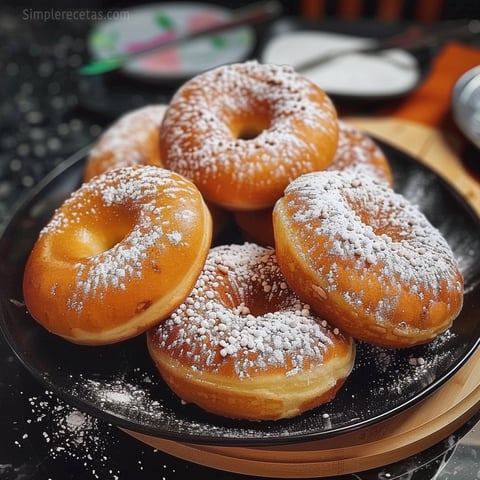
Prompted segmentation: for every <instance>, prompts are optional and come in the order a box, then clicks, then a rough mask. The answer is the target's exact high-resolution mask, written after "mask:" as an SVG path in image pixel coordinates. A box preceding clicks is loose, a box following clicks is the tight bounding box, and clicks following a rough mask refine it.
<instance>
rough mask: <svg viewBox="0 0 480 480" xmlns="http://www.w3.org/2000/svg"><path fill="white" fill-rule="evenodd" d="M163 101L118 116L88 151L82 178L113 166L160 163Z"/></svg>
mask: <svg viewBox="0 0 480 480" xmlns="http://www.w3.org/2000/svg"><path fill="white" fill-rule="evenodd" d="M166 109H167V106H166V105H149V106H146V107H142V108H139V109H137V110H133V111H131V112H128V113H126V114H125V115H123V116H122V117H120V118H119V119H118V120H117V121H116V122H114V123H113V124H112V125H111V126H110V127H109V128H108V129H107V130H105V132H104V133H103V134H102V135H101V136H100V138H99V139H98V140H97V142H96V143H95V145H94V146H93V148H92V150H91V151H90V154H89V155H88V158H87V162H86V164H85V170H84V174H83V179H84V180H85V181H88V180H90V179H91V178H93V177H94V176H95V175H98V174H100V173H103V172H106V171H107V170H111V169H113V168H120V167H131V166H134V165H157V166H161V165H162V161H161V157H160V146H159V142H160V139H159V136H160V125H161V123H162V120H163V116H164V114H165V111H166Z"/></svg>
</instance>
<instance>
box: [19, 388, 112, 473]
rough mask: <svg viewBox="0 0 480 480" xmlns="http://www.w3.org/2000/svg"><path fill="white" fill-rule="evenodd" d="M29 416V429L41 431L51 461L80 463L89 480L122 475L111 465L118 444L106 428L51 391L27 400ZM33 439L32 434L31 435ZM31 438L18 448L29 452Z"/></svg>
mask: <svg viewBox="0 0 480 480" xmlns="http://www.w3.org/2000/svg"><path fill="white" fill-rule="evenodd" d="M28 402H29V404H30V406H31V415H30V416H28V417H27V418H26V423H27V424H28V425H32V426H35V427H36V428H37V429H40V431H41V437H42V439H43V442H44V444H45V446H46V448H47V452H48V456H49V457H50V459H52V460H55V459H61V460H68V461H72V462H79V464H81V465H82V467H83V468H85V470H89V473H91V475H92V477H91V478H99V479H107V478H108V479H110V480H118V479H119V478H121V472H120V471H119V470H118V468H117V467H116V466H113V465H114V462H112V461H111V453H110V452H112V451H114V450H115V446H116V445H117V442H118V440H117V439H116V438H115V437H114V436H113V435H111V434H110V435H109V434H108V431H109V430H108V428H109V427H108V426H106V425H105V426H104V425H103V424H102V422H101V421H100V420H99V419H97V418H95V417H92V416H90V415H87V414H86V413H83V412H81V411H80V410H77V409H76V408H75V407H73V406H71V405H68V404H66V403H64V402H63V401H61V400H59V399H58V398H57V397H56V396H55V395H54V394H53V393H52V392H51V391H49V390H46V391H45V392H44V393H43V394H41V395H38V396H32V397H29V398H28ZM31 435H33V433H32V434H31ZM29 441H30V435H29V434H27V433H25V434H22V435H21V437H20V438H19V439H18V440H17V441H16V444H17V446H18V447H19V448H29Z"/></svg>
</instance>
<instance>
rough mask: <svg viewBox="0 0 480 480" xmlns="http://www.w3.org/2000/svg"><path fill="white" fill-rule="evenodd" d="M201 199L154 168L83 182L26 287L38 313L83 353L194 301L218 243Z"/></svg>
mask: <svg viewBox="0 0 480 480" xmlns="http://www.w3.org/2000/svg"><path fill="white" fill-rule="evenodd" d="M211 228H212V227H211V219H210V214H209V211H208V209H207V207H206V206H205V203H204V202H203V199H202V196H201V194H200V192H198V190H197V188H196V187H195V186H194V185H193V184H192V183H191V182H190V181H188V180H186V179H184V178H182V177H181V176H180V175H178V174H176V173H174V172H170V171H168V170H164V169H162V168H159V167H153V166H137V167H126V168H122V169H115V170H110V171H108V172H106V173H104V174H101V175H98V176H96V177H95V178H93V179H92V180H91V181H90V182H88V183H84V184H83V185H82V186H81V187H80V189H78V190H77V191H75V192H74V193H73V194H72V195H71V196H70V197H69V199H67V200H66V201H65V202H64V203H63V204H62V205H61V206H60V207H59V208H58V210H57V211H56V212H55V214H54V215H53V217H52V219H51V220H50V222H49V223H48V224H47V225H46V226H45V227H44V228H43V230H42V231H41V232H40V235H39V238H38V240H37V241H36V243H35V244H34V247H33V249H32V251H31V254H30V256H29V258H28V261H27V264H26V267H25V272H24V281H23V291H24V300H25V304H26V306H27V309H28V310H29V312H30V314H31V315H32V317H33V318H34V319H36V320H37V321H38V322H39V323H40V324H41V325H43V326H44V327H45V328H46V329H48V330H50V331H51V332H53V333H55V334H57V335H60V336H62V337H64V338H66V339H68V340H70V341H72V342H75V343H80V344H96V345H99V344H107V343H114V342H118V341H120V340H124V339H126V338H130V337H133V336H135V335H138V334H139V333H141V332H143V331H145V330H146V329H147V328H149V327H151V326H152V325H153V324H155V323H157V322H159V321H160V320H161V319H162V318H164V317H166V316H167V315H169V314H170V313H171V312H172V311H173V310H174V309H175V308H176V307H177V305H178V304H180V303H181V302H182V301H183V299H184V298H185V296H186V295H187V294H188V293H189V291H190V290H191V288H192V287H193V284H194V283H195V280H196V278H197V276H198V274H199V273H200V271H201V269H202V267H203V263H204V261H205V257H206V255H207V253H208V250H209V248H210V240H211Z"/></svg>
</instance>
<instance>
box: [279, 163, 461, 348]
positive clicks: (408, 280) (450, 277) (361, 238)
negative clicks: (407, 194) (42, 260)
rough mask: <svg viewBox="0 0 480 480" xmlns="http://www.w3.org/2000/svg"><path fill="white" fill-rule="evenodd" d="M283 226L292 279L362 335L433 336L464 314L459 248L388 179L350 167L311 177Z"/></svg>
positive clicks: (282, 259)
mask: <svg viewBox="0 0 480 480" xmlns="http://www.w3.org/2000/svg"><path fill="white" fill-rule="evenodd" d="M273 226H274V235H275V245H276V251H277V256H278V262H279V264H280V267H281V268H282V271H283V273H284V275H285V278H286V280H287V282H288V283H289V285H290V286H291V287H292V288H293V289H294V290H295V291H296V292H297V294H298V295H299V296H300V298H302V299H303V301H306V302H308V303H310V304H311V305H312V308H313V309H314V310H315V311H316V312H317V313H318V314H320V315H322V316H323V317H324V318H326V319H327V320H329V321H330V322H331V323H332V324H333V325H336V326H337V327H339V328H340V329H342V330H344V331H345V332H347V333H349V334H351V335H352V336H353V337H355V338H357V339H361V340H364V341H367V342H370V343H373V344H376V345H380V346H385V347H407V346H412V345H416V344H420V343H424V342H428V341H430V340H432V339H433V338H434V337H435V336H437V335H438V334H440V333H442V332H444V331H445V330H446V329H447V328H449V326H450V325H451V323H452V321H453V320H454V318H455V317H456V316H457V315H458V313H459V312H460V309H461V307H462V303H463V278H462V275H461V273H460V271H459V269H458V266H457V263H456V261H455V258H454V255H453V252H452V250H451V249H450V247H449V245H448V244H447V242H446V240H445V239H444V238H443V236H442V235H441V233H440V232H439V231H438V230H437V229H436V228H434V227H433V226H432V225H431V224H430V222H429V221H428V220H427V218H426V217H425V216H424V215H423V214H422V213H421V212H420V211H419V210H418V209H417V208H416V207H415V206H414V205H412V204H411V203H410V202H409V201H408V200H407V199H405V198H404V197H403V196H401V195H400V194H397V193H395V192H394V191H393V190H392V189H391V188H389V187H388V186H386V185H385V184H384V183H380V182H377V181H375V180H372V179H371V178H369V177H367V176H358V175H357V176H355V175H351V174H348V173H346V172H326V171H325V172H316V173H313V174H307V175H303V176H301V177H299V178H298V179H296V180H294V181H293V182H292V183H291V184H290V185H289V186H288V188H287V189H286V191H285V195H284V197H283V198H282V199H280V200H279V201H278V202H277V204H276V206H275V209H274V212H273Z"/></svg>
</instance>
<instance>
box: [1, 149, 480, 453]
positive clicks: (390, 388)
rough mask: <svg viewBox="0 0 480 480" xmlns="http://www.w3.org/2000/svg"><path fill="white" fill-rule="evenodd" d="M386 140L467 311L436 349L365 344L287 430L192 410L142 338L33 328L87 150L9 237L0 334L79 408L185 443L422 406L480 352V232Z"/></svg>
mask: <svg viewBox="0 0 480 480" xmlns="http://www.w3.org/2000/svg"><path fill="white" fill-rule="evenodd" d="M378 143H379V144H380V145H381V146H382V148H383V149H384V151H385V153H386V154H387V156H388V158H389V160H390V162H391V165H392V168H393V171H394V174H395V179H396V189H397V190H398V191H399V192H402V193H403V194H404V195H406V196H407V197H408V198H410V199H411V200H413V201H414V202H416V203H418V204H419V205H420V207H421V209H422V210H423V211H424V213H425V214H426V215H427V217H428V218H429V219H430V220H431V222H432V223H433V224H434V225H436V226H437V227H438V228H439V229H440V231H441V232H442V233H443V235H444V236H445V237H446V239H447V241H448V242H449V244H450V245H451V247H452V248H453V251H454V253H455V255H456V257H457V258H458V261H459V264H460V267H461V270H462V272H463V274H464V277H465V285H466V292H465V300H464V307H463V310H462V312H461V314H460V316H459V317H458V318H457V319H456V321H455V322H454V324H453V326H452V328H451V330H449V331H448V332H447V333H446V334H444V335H442V336H440V337H438V338H437V339H436V340H435V341H433V342H432V343H430V344H427V345H423V346H419V347H415V348H411V349H405V350H388V349H381V348H376V347H372V346H370V345H367V344H363V343H359V344H358V347H357V360H356V366H355V368H354V371H353V372H352V374H351V375H350V377H349V378H348V379H347V382H346V383H345V385H344V387H343V389H342V390H341V391H340V392H339V394H338V395H337V397H336V398H335V399H334V400H333V401H332V402H330V403H328V404H326V405H324V406H322V407H319V408H317V409H314V410H312V411H310V412H307V413H305V414H304V415H301V416H299V417H296V418H293V419H290V420H285V421H278V422H264V423H249V422H239V421H232V420H227V419H224V418H221V417H218V416H214V415H209V414H206V413H205V412H203V411H201V410H200V409H198V408H196V407H194V406H192V405H184V404H183V403H182V402H181V401H180V400H179V399H178V398H177V397H176V396H175V395H173V394H172V393H171V391H170V390H169V389H168V388H167V387H166V386H165V384H164V383H163V382H162V381H161V380H160V378H159V376H158V375H157V373H156V370H155V368H154V366H153V362H152V361H151V359H150V357H149V356H148V353H147V349H146V345H145V337H144V335H141V336H139V337H137V338H135V339H132V340H130V341H127V342H124V343H121V344H117V345H111V346H106V347H88V346H78V345H74V344H70V343H68V342H66V341H64V340H63V339H61V338H59V337H56V336H54V335H52V334H50V333H48V332H47V331H46V330H44V329H43V328H42V327H40V326H39V325H38V324H37V323H36V322H35V321H33V320H32V318H31V317H30V316H29V315H28V313H27V312H26V311H25V307H24V306H23V305H22V275H23V268H24V263H25V260H26V257H27V256H28V254H29V252H30V250H31V248H32V245H33V243H34V241H35V239H36V237H37V235H38V232H39V230H40V229H41V228H42V227H43V226H44V225H45V223H46V222H47V221H48V219H49V217H50V216H51V215H52V212H53V210H54V208H55V207H57V206H58V205H59V204H60V203H61V202H62V201H63V200H64V199H65V198H66V196H67V195H68V194H69V193H70V192H71V191H73V190H74V189H75V188H77V187H78V185H79V184H80V179H81V175H82V170H83V164H84V158H85V154H86V150H84V151H81V152H79V153H78V154H76V155H74V156H73V157H72V158H70V159H69V160H68V161H66V162H65V163H64V165H63V166H62V167H61V168H59V169H57V170H56V171H55V172H53V174H52V175H50V176H49V177H48V178H46V179H45V181H44V182H43V183H41V184H40V185H39V186H38V188H37V189H36V190H35V191H34V192H32V194H31V195H30V196H29V198H27V199H26V201H24V202H23V203H22V204H21V206H20V207H19V208H18V209H17V210H16V211H15V212H14V214H13V215H12V216H11V218H10V220H9V222H8V223H7V225H6V227H5V228H4V230H3V232H2V233H1V236H0V251H1V252H2V262H1V263H0V282H1V285H2V289H1V291H0V305H1V311H0V326H1V329H2V331H3V333H4V335H5V338H6V339H7V341H8V343H9V345H10V347H11V348H12V350H13V351H14V352H15V353H16V355H17V356H18V358H19V359H20V360H21V362H22V363H23V364H24V365H25V367H26V368H27V369H28V370H29V371H30V372H31V373H32V374H33V376H34V377H35V378H36V379H37V380H38V381H39V382H40V383H41V384H43V385H44V386H45V387H46V388H48V389H49V390H50V391H53V392H54V393H55V394H57V395H58V396H59V397H61V398H62V399H64V400H66V401H67V402H69V403H71V404H73V405H75V406H76V407H78V408H79V409H81V410H83V411H85V412H87V413H89V414H91V415H93V416H96V417H99V418H101V419H103V420H105V421H107V422H109V423H111V424H113V425H117V426H119V427H125V428H128V429H130V430H133V431H137V432H141V433H146V434H149V435H154V436H158V437H162V438H167V439H172V440H178V441H184V442H193V443H194V442H201V443H206V444H221V445H255V446H261V445H267V444H280V443H294V442H304V441H308V440H313V439H318V438H320V437H321V438H325V437H328V436H333V435H338V434H341V433H345V432H349V431H352V430H355V429H359V428H362V427H366V426H368V425H372V424H374V423H376V422H380V421H381V420H385V419H387V418H390V417H392V416H394V415H396V414H398V413H400V412H402V411H404V410H405V409H407V408H410V407H412V406H414V405H415V404H417V403H418V402H420V401H421V400H422V399H424V398H425V397H426V396H427V395H429V394H430V393H432V392H433V391H435V390H436V389H438V388H439V387H440V386H441V385H442V384H443V383H444V382H445V381H446V380H447V379H449V378H451V377H452V375H454V373H455V372H457V371H458V370H459V368H460V367H461V366H462V365H463V364H464V363H465V362H466V360H467V359H468V358H469V357H470V356H471V354H472V353H473V351H474V350H475V349H476V347H477V346H478V344H479V337H480V321H479V313H480V224H479V220H478V218H477V217H476V216H475V214H474V213H473V212H472V210H471V209H470V208H469V207H468V205H467V204H466V203H465V202H464V201H463V200H462V199H461V198H460V197H459V196H458V195H457V194H456V193H455V192H454V191H453V190H452V189H451V188H450V187H449V186H448V184H446V183H445V182H444V181H443V180H442V179H440V178H439V177H438V176H437V175H436V174H435V173H433V172H432V171H430V170H429V169H427V168H425V167H424V166H422V165H421V164H420V163H418V162H417V161H415V160H414V159H413V158H411V157H409V156H408V155H406V154H404V153H402V152H400V151H399V150H397V149H395V148H393V147H391V146H389V145H386V144H384V143H382V142H378ZM236 240H238V241H239V242H242V241H243V239H242V238H240V237H239V236H237V237H236ZM417 359H421V360H420V361H418V360H417Z"/></svg>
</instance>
